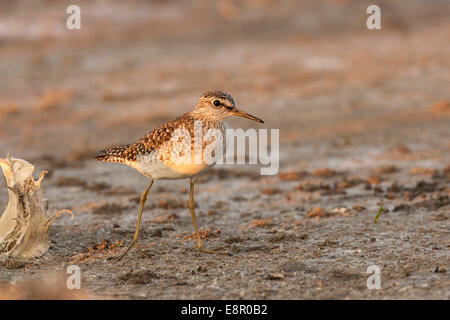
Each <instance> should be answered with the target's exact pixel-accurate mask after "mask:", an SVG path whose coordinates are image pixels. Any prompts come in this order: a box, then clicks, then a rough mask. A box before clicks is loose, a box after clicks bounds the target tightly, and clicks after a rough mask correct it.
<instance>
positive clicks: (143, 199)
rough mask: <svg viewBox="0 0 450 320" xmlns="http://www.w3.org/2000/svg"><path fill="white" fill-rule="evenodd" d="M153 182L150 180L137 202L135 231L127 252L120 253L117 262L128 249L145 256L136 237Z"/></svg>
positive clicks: (153, 180)
mask: <svg viewBox="0 0 450 320" xmlns="http://www.w3.org/2000/svg"><path fill="white" fill-rule="evenodd" d="M153 182H155V179H152V180H151V181H150V183H149V184H148V186H147V188H146V189H145V191H144V192H143V193H142V195H141V199H140V201H139V212H138V217H137V220H136V230H135V232H134V236H133V240H132V241H131V243H130V245H129V246H128V248H127V250H125V252H124V253H122V254H121V255H120V256H119V258H118V259H117V260H120V259H122V258H123V257H124V256H125V255H126V254H127V253H128V251H130V249H131V248H133V247H136V249H137V251H138V252H139V254H140V255H141V256H145V254H144V252H143V251H142V250H141V248H140V247H139V243H138V237H139V230H140V228H141V218H142V212H143V211H144V205H145V202H146V201H147V194H148V192H149V191H150V188H151V187H152V184H153Z"/></svg>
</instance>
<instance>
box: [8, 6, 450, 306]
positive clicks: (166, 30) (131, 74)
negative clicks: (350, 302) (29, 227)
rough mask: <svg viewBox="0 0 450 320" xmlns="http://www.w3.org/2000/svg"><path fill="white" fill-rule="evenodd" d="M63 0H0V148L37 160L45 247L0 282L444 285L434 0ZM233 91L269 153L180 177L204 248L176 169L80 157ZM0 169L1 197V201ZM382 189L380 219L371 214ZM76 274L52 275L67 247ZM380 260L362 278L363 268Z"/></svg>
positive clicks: (210, 293) (443, 138)
mask: <svg viewBox="0 0 450 320" xmlns="http://www.w3.org/2000/svg"><path fill="white" fill-rule="evenodd" d="M78 2H79V3H80V6H81V10H82V29H81V30H78V31H77V30H67V29H66V28H65V19H66V17H67V14H65V9H66V7H67V6H68V5H69V4H71V3H69V2H68V1H43V0H42V1H2V2H1V4H0V21H2V24H1V25H0V75H1V76H0V121H1V122H0V123H1V126H0V155H1V156H2V157H3V156H5V155H6V153H7V152H9V153H11V154H12V155H13V156H15V157H19V158H23V159H27V160H28V161H30V162H32V163H33V164H34V165H35V166H36V172H35V175H36V176H37V175H38V173H39V171H40V170H48V171H49V174H48V176H47V177H46V179H45V180H44V184H43V187H44V189H45V197H46V198H47V199H49V214H50V213H52V212H54V210H58V209H70V210H72V211H73V213H74V216H75V217H74V219H73V220H71V219H70V216H61V218H59V219H58V220H57V221H56V222H55V224H54V225H53V226H52V227H51V229H50V234H49V239H50V241H51V248H50V250H49V252H48V253H47V254H46V255H45V256H43V257H42V258H39V259H36V260H34V261H29V262H26V263H20V262H14V261H11V260H7V261H3V265H2V266H0V297H1V298H39V297H65V298H80V297H82V298H107V299H110V298H112V299H260V298H262V299H449V298H450V277H449V267H450V266H449V252H450V250H449V249H450V241H449V240H450V234H449V227H450V223H449V217H450V198H449V197H450V139H449V138H450V130H449V128H450V90H449V83H450V71H449V70H450V69H449V68H450V20H449V19H448V17H449V16H450V6H449V3H448V1H446V0H442V1H438V0H435V1H419V0H417V1H411V0H408V1H406V0H402V1H395V2H392V1H384V2H383V1H381V2H380V1H378V2H377V3H378V4H379V5H380V7H381V10H382V30H376V31H370V30H368V29H367V28H366V26H365V19H366V17H367V14H366V13H365V9H366V8H367V5H368V3H365V2H364V1H356V0H355V1H351V0H346V1H341V0H340V1H337V0H334V1H281V2H280V1H271V0H265V1H262V0H260V1H256V0H252V1H250V0H249V1H218V2H210V1H200V0H199V1H183V2H182V3H178V2H175V1H169V2H165V1H164V2H163V1H147V2H143V1H128V2H127V3H126V4H125V3H124V2H119V1H113V2H111V1H108V2H106V1H95V2H91V1H78ZM216 88H218V89H222V90H226V91H228V92H229V93H231V94H232V95H233V96H234V98H235V100H236V102H237V103H238V104H239V105H240V106H242V108H243V109H245V110H246V111H248V112H249V113H251V114H254V115H256V116H258V117H261V118H262V119H264V120H265V124H264V125H259V124H255V123H252V122H249V121H246V120H243V119H232V120H230V124H231V126H233V127H242V128H250V127H257V128H278V129H280V169H279V173H278V174H277V175H272V176H261V175H260V174H259V167H258V166H255V165H244V166H242V165H241V166H237V165H228V166H218V167H216V168H215V169H213V170H211V171H210V172H207V173H205V174H204V175H203V176H202V177H201V178H199V182H198V183H197V188H196V200H195V201H196V206H197V208H196V210H197V215H198V223H199V225H200V228H201V230H202V234H203V235H204V242H205V245H206V246H207V247H208V248H211V249H218V250H221V251H222V252H224V253H226V254H227V255H208V254H202V253H199V252H197V251H195V250H193V249H192V248H191V247H192V246H193V245H194V243H195V241H194V239H193V236H192V235H193V227H192V222H191V218H190V214H189V210H188V208H187V199H188V187H189V186H188V181H183V180H180V181H158V182H157V183H156V184H155V185H154V187H153V189H152V191H151V194H150V197H149V200H148V203H147V206H146V209H145V211H144V218H143V219H144V224H143V227H142V232H141V240H140V241H141V245H142V247H143V248H144V250H145V252H146V253H147V254H148V256H147V257H145V258H141V257H139V255H138V254H137V253H136V252H135V251H132V252H131V254H129V255H128V256H127V257H126V259H124V260H123V261H120V262H116V261H115V257H117V256H118V255H119V254H120V253H121V252H123V250H124V247H125V245H126V244H127V243H128V241H129V240H130V239H131V237H132V234H133V232H134V223H135V219H136V213H137V209H138V198H139V194H140V193H141V192H142V191H143V190H144V188H145V186H146V184H147V180H146V178H144V177H143V176H141V175H140V174H139V173H137V172H135V171H133V170H132V169H130V168H127V167H125V166H120V165H115V164H104V163H96V162H95V161H93V160H92V157H93V156H95V154H96V152H97V150H101V149H103V148H104V147H105V146H110V145H119V144H126V143H129V142H132V141H134V140H135V139H137V138H139V137H140V136H142V135H144V134H145V133H146V132H147V131H148V130H150V129H152V128H154V127H155V126H157V125H158V124H161V123H163V122H165V121H167V120H170V119H171V118H173V117H175V116H176V115H177V114H179V113H181V112H184V111H186V110H187V109H189V108H190V107H191V106H192V105H193V104H194V103H195V101H196V99H197V98H198V96H199V95H200V94H201V93H202V92H203V91H206V90H208V89H216ZM7 201H8V199H7V191H6V187H5V185H4V183H3V181H2V182H1V184H0V208H1V209H0V210H3V208H4V207H6V204H7ZM380 207H381V208H383V209H382V212H381V213H380V215H379V217H378V219H377V222H374V218H375V216H376V215H377V212H378V211H379V208H380ZM71 264H75V265H77V266H79V267H80V269H81V276H82V282H81V290H79V291H77V292H73V291H71V292H68V291H67V290H65V289H64V286H65V280H66V277H67V276H68V275H67V274H66V273H65V271H66V268H67V266H69V265H71ZM371 265H376V266H378V267H379V268H380V270H381V289H380V290H369V289H368V288H367V286H366V281H367V278H368V276H369V274H367V273H366V271H367V268H368V267H369V266H371Z"/></svg>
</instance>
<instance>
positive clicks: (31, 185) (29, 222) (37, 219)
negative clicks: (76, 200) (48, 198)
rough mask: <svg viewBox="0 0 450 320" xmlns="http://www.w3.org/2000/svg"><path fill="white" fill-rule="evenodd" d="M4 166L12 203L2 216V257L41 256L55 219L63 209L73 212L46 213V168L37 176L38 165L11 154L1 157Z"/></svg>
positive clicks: (0, 220)
mask: <svg viewBox="0 0 450 320" xmlns="http://www.w3.org/2000/svg"><path fill="white" fill-rule="evenodd" d="M0 166H1V168H2V170H3V173H4V175H5V182H6V186H7V188H8V194H9V202H8V206H7V207H6V209H5V211H4V212H3V215H2V216H1V217H0V257H10V258H15V259H32V258H35V257H39V256H41V255H43V254H44V253H45V252H47V250H48V248H49V242H48V239H47V232H48V228H49V227H50V225H51V224H52V222H53V221H54V220H55V219H56V217H58V216H59V215H60V214H61V213H63V212H68V213H70V214H72V213H71V212H70V211H68V210H62V211H59V212H57V213H55V214H54V215H53V216H52V217H50V218H47V217H46V209H45V205H44V202H43V199H42V192H41V182H42V179H43V178H44V175H45V174H46V171H42V172H41V174H40V175H39V178H38V179H37V180H34V178H33V176H32V174H33V171H34V166H33V165H32V164H30V163H29V162H27V161H25V160H22V159H16V158H13V157H11V156H10V155H9V154H8V155H7V156H6V158H5V159H1V158H0ZM72 218H73V217H72Z"/></svg>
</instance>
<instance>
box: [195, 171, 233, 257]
mask: <svg viewBox="0 0 450 320" xmlns="http://www.w3.org/2000/svg"><path fill="white" fill-rule="evenodd" d="M194 182H195V177H194V178H191V179H190V188H189V210H190V211H191V217H192V223H193V224H194V230H195V236H196V238H197V245H196V246H195V247H194V248H197V249H198V251H200V252H204V253H211V254H226V253H222V252H218V251H215V250H208V249H205V248H204V247H203V243H202V239H201V237H200V233H199V232H198V227H197V220H196V219H195V212H194Z"/></svg>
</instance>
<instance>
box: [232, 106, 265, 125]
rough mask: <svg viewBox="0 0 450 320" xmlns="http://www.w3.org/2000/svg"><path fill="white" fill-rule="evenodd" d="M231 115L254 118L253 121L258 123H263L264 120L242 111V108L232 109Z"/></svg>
mask: <svg viewBox="0 0 450 320" xmlns="http://www.w3.org/2000/svg"><path fill="white" fill-rule="evenodd" d="M233 115H235V116H239V117H243V118H247V119H250V120H254V121H257V122H260V123H264V121H262V120H261V119H259V118H257V117H255V116H252V115H251V114H248V113H247V112H245V111H242V110H240V109H238V108H234V109H233Z"/></svg>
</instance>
